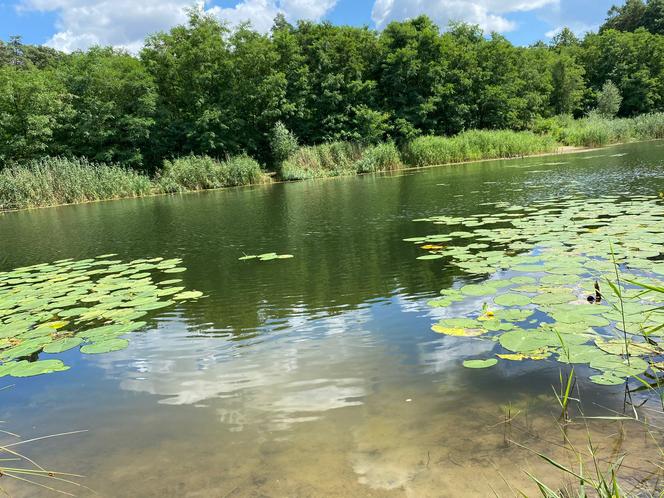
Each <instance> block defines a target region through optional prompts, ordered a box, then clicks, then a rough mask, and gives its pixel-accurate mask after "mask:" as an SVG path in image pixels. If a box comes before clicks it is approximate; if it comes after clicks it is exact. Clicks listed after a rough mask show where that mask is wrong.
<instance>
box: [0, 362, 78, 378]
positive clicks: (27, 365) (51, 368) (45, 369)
mask: <svg viewBox="0 0 664 498" xmlns="http://www.w3.org/2000/svg"><path fill="white" fill-rule="evenodd" d="M65 370H69V367H68V366H67V365H65V364H64V363H62V361H60V360H40V361H34V362H27V361H25V362H23V361H21V362H18V363H17V365H16V366H14V368H12V369H11V370H9V375H11V376H12V377H33V376H35V375H43V374H47V373H53V372H63V371H65Z"/></svg>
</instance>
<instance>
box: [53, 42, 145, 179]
mask: <svg viewBox="0 0 664 498" xmlns="http://www.w3.org/2000/svg"><path fill="white" fill-rule="evenodd" d="M61 73H62V80H63V81H64V82H65V86H66V88H67V91H68V92H69V93H70V94H71V95H75V96H76V97H75V98H73V99H72V107H73V111H74V114H73V116H72V119H71V120H69V122H68V123H67V125H66V126H65V127H64V128H63V129H62V130H61V134H62V136H61V137H60V140H61V142H63V145H64V144H66V145H64V147H63V149H64V150H63V152H65V153H66V154H67V155H71V156H84V157H87V158H88V159H90V160H94V161H100V162H106V163H113V162H118V163H121V164H123V165H125V166H134V167H140V166H141V164H142V160H143V156H142V151H141V148H142V147H143V146H144V145H145V144H146V143H148V141H149V138H150V130H151V128H152V126H153V124H154V119H153V117H154V112H155V104H156V100H157V94H156V90H155V86H154V84H153V82H152V79H151V77H150V75H149V74H148V73H147V71H146V70H145V68H144V66H143V65H142V64H141V63H140V61H138V60H137V59H135V58H134V57H132V56H130V55H129V54H126V53H123V52H118V51H115V50H113V49H111V48H106V49H102V48H98V47H95V48H92V49H90V50H89V51H87V52H78V53H75V54H72V55H71V56H70V57H69V58H68V59H67V62H66V64H64V65H63V67H62V68H61Z"/></svg>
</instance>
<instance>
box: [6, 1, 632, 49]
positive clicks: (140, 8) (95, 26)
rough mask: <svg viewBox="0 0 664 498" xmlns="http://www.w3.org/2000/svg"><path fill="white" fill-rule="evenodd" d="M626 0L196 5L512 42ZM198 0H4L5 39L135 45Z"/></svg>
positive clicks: (233, 19) (262, 23)
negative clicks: (456, 28)
mask: <svg viewBox="0 0 664 498" xmlns="http://www.w3.org/2000/svg"><path fill="white" fill-rule="evenodd" d="M619 1H620V0H209V1H205V2H203V1H202V0H199V1H198V2H197V3H198V4H200V5H202V6H203V8H204V9H206V10H207V11H209V12H211V13H213V14H214V15H217V16H218V17H220V18H222V19H226V20H227V21H228V22H230V23H237V22H240V21H243V20H247V19H249V20H251V22H252V24H253V25H254V27H256V28H257V29H259V30H262V31H265V30H267V29H269V26H270V25H271V20H272V19H273V18H274V16H275V15H276V14H277V13H280V12H281V13H283V14H284V15H286V17H287V18H288V19H289V20H291V21H295V20H297V19H312V20H321V19H326V20H329V21H331V22H333V23H335V24H351V25H358V26H361V25H368V26H371V27H374V28H378V29H380V28H382V27H384V26H385V25H386V24H387V23H389V22H390V21H392V20H402V19H407V18H409V17H414V16H417V15H419V14H427V15H429V16H430V17H432V18H433V19H434V20H435V21H436V22H437V23H439V25H441V26H445V25H446V24H447V22H448V21H450V20H463V21H468V22H472V23H476V24H479V25H480V26H482V27H483V28H484V29H485V30H486V31H498V32H500V33H502V34H504V35H505V36H506V37H507V38H509V39H510V40H511V41H512V42H514V43H516V44H520V45H527V44H530V43H533V42H535V41H537V40H545V41H546V40H548V39H549V38H550V37H551V36H552V35H553V34H554V33H555V31H556V30H558V29H560V28H561V27H562V26H569V27H570V28H572V29H573V30H574V31H576V32H577V33H583V32H585V31H588V30H595V29H597V26H598V25H599V24H601V23H602V21H603V20H604V18H605V17H606V12H607V11H608V9H609V8H610V7H611V5H612V4H614V3H616V2H619ZM194 2H195V0H0V39H3V40H6V39H7V38H8V37H9V36H11V35H21V36H22V37H23V39H24V41H25V42H27V43H38V44H47V45H50V46H53V47H56V48H59V49H62V50H67V51H71V50H75V49H78V48H87V47H89V46H91V45H94V44H102V45H114V46H118V47H123V48H127V49H129V50H132V51H136V50H137V49H138V48H139V47H140V46H141V43H142V40H143V38H144V37H145V35H147V34H149V33H152V32H154V31H157V30H164V29H168V28H169V27H171V26H173V25H175V24H178V23H181V22H182V21H183V20H184V19H185V14H184V11H185V9H186V8H187V7H191V6H192V5H193V4H194Z"/></svg>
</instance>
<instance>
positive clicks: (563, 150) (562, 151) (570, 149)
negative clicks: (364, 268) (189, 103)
mask: <svg viewBox="0 0 664 498" xmlns="http://www.w3.org/2000/svg"><path fill="white" fill-rule="evenodd" d="M660 140H662V139H653V140H638V141H634V142H619V143H615V144H609V145H603V146H600V147H577V146H573V145H563V146H560V147H558V149H557V150H556V151H553V152H541V153H537V154H529V155H525V156H515V157H494V158H487V159H473V160H471V161H459V162H452V163H443V164H430V165H426V166H406V167H403V168H399V169H394V170H389V171H376V172H370V173H357V174H354V175H336V176H321V177H316V178H306V179H302V180H274V179H272V176H273V175H275V174H276V173H272V174H271V175H270V173H266V175H265V176H266V177H268V180H267V181H265V182H261V183H251V184H248V185H238V186H231V187H219V188H211V189H199V190H187V191H183V192H156V193H152V194H146V195H137V196H128V197H111V198H108V199H96V200H91V201H83V202H73V203H66V204H52V205H48V206H32V207H26V208H19V209H3V210H0V215H2V214H5V213H18V212H23V211H33V210H37V209H49V208H60V207H66V206H79V205H86V204H96V203H101V202H113V201H121V200H129V199H147V198H151V197H160V196H167V195H168V196H174V195H187V194H200V193H202V192H219V191H223V190H232V189H243V188H255V187H262V186H267V185H278V184H284V183H299V182H305V181H312V180H330V179H337V178H351V177H358V176H367V175H385V174H391V173H396V172H401V171H414V170H424V169H431V168H441V167H448V166H457V165H464V164H475V163H483V162H495V161H512V160H517V159H531V158H537V157H551V156H561V155H567V154H580V153H583V152H590V151H593V150H603V149H607V148H609V147H616V146H620V145H627V144H635V143H647V142H656V141H660Z"/></svg>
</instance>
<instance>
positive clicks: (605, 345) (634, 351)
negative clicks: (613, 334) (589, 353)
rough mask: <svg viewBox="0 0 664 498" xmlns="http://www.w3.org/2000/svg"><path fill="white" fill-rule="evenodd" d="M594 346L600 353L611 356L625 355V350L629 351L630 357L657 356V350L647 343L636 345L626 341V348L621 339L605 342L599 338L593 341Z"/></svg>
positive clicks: (636, 343)
mask: <svg viewBox="0 0 664 498" xmlns="http://www.w3.org/2000/svg"><path fill="white" fill-rule="evenodd" d="M595 344H596V345H597V347H598V348H599V349H601V350H602V351H604V352H606V353H609V354H613V355H622V356H624V355H626V354H627V350H629V354H630V356H648V355H657V354H658V350H657V349H656V348H655V347H654V346H651V345H649V344H647V343H638V342H633V341H631V340H628V341H627V347H625V341H624V340H622V339H611V340H609V341H605V340H603V339H601V338H598V339H596V340H595Z"/></svg>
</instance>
